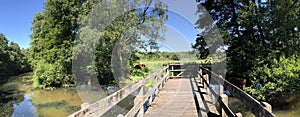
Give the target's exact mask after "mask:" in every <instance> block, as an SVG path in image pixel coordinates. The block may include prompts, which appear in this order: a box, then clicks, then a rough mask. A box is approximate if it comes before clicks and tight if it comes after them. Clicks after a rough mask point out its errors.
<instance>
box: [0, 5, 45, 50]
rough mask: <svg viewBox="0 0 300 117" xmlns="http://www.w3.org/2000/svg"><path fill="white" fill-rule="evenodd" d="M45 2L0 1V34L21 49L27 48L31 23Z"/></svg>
mask: <svg viewBox="0 0 300 117" xmlns="http://www.w3.org/2000/svg"><path fill="white" fill-rule="evenodd" d="M44 1H45V0H0V16H1V18H0V33H3V34H4V35H5V36H6V37H7V38H8V39H9V40H10V41H13V42H16V43H18V44H19V45H20V47H21V48H28V47H29V42H30V37H29V35H30V34H31V30H30V28H31V25H32V24H31V22H32V18H33V16H34V14H35V13H37V12H39V11H42V9H43V4H44Z"/></svg>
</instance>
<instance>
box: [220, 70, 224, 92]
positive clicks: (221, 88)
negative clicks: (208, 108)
mask: <svg viewBox="0 0 300 117" xmlns="http://www.w3.org/2000/svg"><path fill="white" fill-rule="evenodd" d="M219 78H222V79H223V77H222V76H221V75H219ZM223 84H224V82H223ZM223 84H222V83H220V84H219V88H220V89H219V91H220V95H222V94H223V92H224V91H223Z"/></svg>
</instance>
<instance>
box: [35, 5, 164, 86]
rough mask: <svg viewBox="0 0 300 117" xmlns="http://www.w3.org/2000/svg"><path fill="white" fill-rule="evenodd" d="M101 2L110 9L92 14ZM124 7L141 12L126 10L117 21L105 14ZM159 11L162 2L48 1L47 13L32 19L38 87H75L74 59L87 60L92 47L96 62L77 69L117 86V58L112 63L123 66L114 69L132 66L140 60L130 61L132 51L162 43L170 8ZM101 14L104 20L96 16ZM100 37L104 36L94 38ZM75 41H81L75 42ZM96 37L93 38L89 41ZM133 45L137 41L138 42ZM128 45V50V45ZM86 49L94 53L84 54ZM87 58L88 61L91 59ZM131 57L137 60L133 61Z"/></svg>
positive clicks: (99, 7)
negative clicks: (92, 43) (84, 58)
mask: <svg viewBox="0 0 300 117" xmlns="http://www.w3.org/2000/svg"><path fill="white" fill-rule="evenodd" d="M100 2H102V4H105V5H103V6H96V7H97V8H95V9H94V10H92V9H93V8H94V7H95V5H96V4H97V3H100ZM125 3H126V4H131V5H137V6H138V7H139V8H140V9H133V10H132V9H130V11H126V12H125V13H122V14H120V15H119V16H117V17H115V18H113V16H106V15H107V14H108V15H111V14H114V13H115V12H116V11H118V12H124V11H123V10H124V9H122V6H124V4H125ZM151 4H154V5H155V6H156V7H158V8H150V7H149V5H151ZM129 6H130V5H129ZM160 7H162V8H163V7H165V6H164V5H163V4H161V3H160V2H157V3H156V2H155V3H154V2H153V3H152V2H149V1H147V0H144V1H143V0H142V1H130V0H128V1H114V0H112V1H102V0H99V1H97V0H84V1H77V0H71V1H70V0H47V1H46V3H45V7H44V10H43V11H42V12H40V13H37V14H36V15H35V17H34V19H33V26H32V30H33V34H32V35H31V38H32V40H31V48H30V62H31V64H32V66H33V69H34V72H33V78H34V86H35V87H38V88H47V87H61V86H72V85H73V84H74V75H72V61H73V62H74V61H75V62H76V61H80V62H84V60H82V56H81V57H79V56H80V55H88V53H89V52H93V49H95V50H96V52H95V53H94V54H95V58H94V59H93V61H95V62H93V63H92V64H90V63H88V64H85V65H78V66H76V69H75V72H79V71H80V72H84V73H87V74H84V75H88V76H92V75H96V76H97V78H98V79H99V80H100V83H112V82H113V80H114V79H112V78H113V72H112V66H113V65H112V62H111V61H112V59H116V60H113V61H115V62H120V63H116V64H114V65H121V66H115V68H124V67H127V66H133V64H134V61H136V60H137V57H131V56H129V57H128V56H127V55H131V54H130V52H131V51H134V50H136V49H137V48H139V47H140V46H138V45H142V46H143V47H144V48H145V47H146V46H148V45H152V46H153V45H154V46H155V43H156V41H157V40H162V39H163V38H162V36H161V35H162V34H163V33H162V32H163V30H162V29H164V28H163V22H164V21H165V20H166V15H165V10H164V9H160ZM108 9H111V10H108ZM88 14H89V15H88ZM97 15H100V16H99V17H94V16H97ZM101 15H102V16H101ZM91 17H94V18H91ZM107 17H111V18H113V19H111V20H112V21H111V22H110V23H108V24H106V25H104V24H103V22H107V21H105V19H106V18H107ZM106 20H107V19H106ZM82 24H84V25H82ZM89 24H91V25H92V27H93V28H94V29H93V31H91V29H90V27H89V26H90V25H89ZM104 26H105V27H104ZM103 27H104V28H103ZM132 27H134V28H132ZM130 28H132V29H130ZM160 31H162V32H160ZM137 32H140V33H137ZM161 33H162V34H161ZM140 34H143V37H146V38H147V39H141V35H140ZM95 35H96V37H99V38H93V37H95ZM99 35H101V36H99ZM76 37H78V38H80V40H79V41H78V40H77V41H76ZM91 38H92V39H94V40H89V39H91ZM90 41H92V42H95V43H97V44H96V47H95V48H93V46H90V45H86V43H82V42H90ZM118 41H121V42H122V43H118V44H125V46H124V45H123V46H122V45H119V46H115V45H116V43H117V42H118ZM126 41H127V42H126ZM130 42H134V44H132V43H130ZM137 42H138V43H137ZM75 43H76V44H77V45H76V46H75V47H74V52H76V53H73V45H74V44H75ZM128 43H129V44H128ZM126 44H128V45H129V46H128V47H126ZM114 47H122V48H117V49H115V50H118V51H117V52H113V49H114ZM83 48H84V49H87V50H89V52H86V51H84V49H83ZM128 53H129V54H128ZM113 54H116V56H117V57H112V55H113ZM133 55H134V54H133ZM85 57H87V58H88V57H89V55H88V56H85ZM122 57H123V58H122ZM126 57H127V59H126ZM128 58H133V59H130V60H129V59H128ZM127 60H129V61H130V62H128V61H127ZM80 62H79V63H80ZM77 63H78V62H77ZM77 68H78V69H77ZM94 69H95V70H94ZM115 71H123V70H115ZM117 73H118V74H119V75H116V76H120V77H121V79H124V78H127V76H126V75H125V76H123V72H117ZM124 73H125V72H124ZM78 77H85V76H78Z"/></svg>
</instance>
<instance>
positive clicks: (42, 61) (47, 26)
mask: <svg viewBox="0 0 300 117" xmlns="http://www.w3.org/2000/svg"><path fill="white" fill-rule="evenodd" d="M81 5H82V2H81V1H78V0H47V1H46V2H45V7H44V10H43V11H42V12H40V13H37V14H36V15H35V17H34V19H33V26H32V31H33V33H32V34H31V38H32V40H31V43H30V44H31V48H30V50H29V51H30V54H31V56H30V57H31V59H30V62H31V63H32V65H33V68H34V74H33V78H34V84H36V85H35V86H36V87H42V88H45V87H52V86H63V85H64V86H67V85H69V84H73V82H74V81H73V79H72V76H71V70H72V46H73V41H74V40H75V36H76V32H77V30H78V26H79V24H78V19H79V15H80V13H81V12H82V11H81V10H82V9H81ZM50 66H51V67H50ZM47 67H50V68H47ZM48 73H53V74H52V75H47V74H48ZM45 82H49V83H46V84H45Z"/></svg>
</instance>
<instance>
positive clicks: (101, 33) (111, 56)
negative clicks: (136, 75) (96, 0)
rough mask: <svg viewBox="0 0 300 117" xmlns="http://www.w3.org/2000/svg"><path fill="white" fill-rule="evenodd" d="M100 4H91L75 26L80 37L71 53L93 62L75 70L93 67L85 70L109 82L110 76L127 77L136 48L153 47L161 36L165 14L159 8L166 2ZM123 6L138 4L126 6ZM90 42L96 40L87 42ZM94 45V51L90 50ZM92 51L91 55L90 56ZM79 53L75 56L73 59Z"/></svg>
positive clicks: (113, 0) (101, 80)
mask: <svg viewBox="0 0 300 117" xmlns="http://www.w3.org/2000/svg"><path fill="white" fill-rule="evenodd" d="M102 4H105V5H103V6H101V4H100V5H97V6H95V9H93V10H92V11H91V12H90V14H89V15H88V16H87V17H85V18H86V19H83V21H82V22H84V26H83V27H81V29H80V30H79V34H80V35H79V38H80V40H79V42H76V43H80V44H78V45H76V47H75V48H76V49H75V51H76V52H78V53H75V54H76V55H75V56H82V57H84V58H87V60H95V62H90V63H88V62H87V63H86V64H82V65H80V66H82V68H80V69H81V70H78V72H83V73H86V71H84V70H86V69H87V68H88V67H89V68H92V69H93V68H94V69H95V71H94V72H89V74H91V75H97V77H98V78H99V79H100V83H112V82H113V81H112V80H113V79H112V78H115V79H116V82H119V81H121V80H124V79H126V78H129V75H130V73H129V72H130V71H131V70H132V68H133V65H135V64H137V60H138V59H139V58H138V57H137V56H136V55H135V52H136V50H138V49H140V48H147V47H149V46H150V48H152V49H155V47H156V46H155V45H156V42H157V41H160V40H163V39H164V35H163V33H164V30H165V29H164V25H163V23H164V22H165V21H166V18H167V16H166V10H165V9H162V8H166V6H165V5H164V4H163V3H162V2H160V1H158V2H156V1H147V0H140V1H131V0H125V1H117V0H110V1H102ZM124 4H128V5H124ZM150 5H155V7H150ZM127 6H136V7H138V8H133V9H129V8H126V7H127ZM124 10H125V11H124ZM126 10H128V11H126ZM90 17H94V18H90ZM107 18H109V19H107ZM103 22H105V23H107V24H105V23H103ZM90 27H93V30H91V29H90ZM95 37H97V38H95ZM91 42H94V43H96V44H95V45H91V44H90V43H91ZM83 48H84V49H83ZM94 49H95V50H96V52H95V53H91V51H93V50H94ZM82 50H84V51H82ZM85 50H88V51H85ZM87 53H88V54H87ZM93 54H95V58H92V57H91V56H90V55H93ZM85 55H88V56H85ZM82 57H75V58H76V59H74V60H76V61H77V60H79V59H78V58H82ZM89 57H90V58H89ZM113 73H114V74H113Z"/></svg>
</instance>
